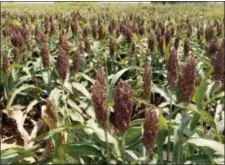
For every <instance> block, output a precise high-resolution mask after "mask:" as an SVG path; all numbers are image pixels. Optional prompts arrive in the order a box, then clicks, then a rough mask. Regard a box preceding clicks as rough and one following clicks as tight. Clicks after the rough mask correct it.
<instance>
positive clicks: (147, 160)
mask: <svg viewBox="0 0 225 165" xmlns="http://www.w3.org/2000/svg"><path fill="white" fill-rule="evenodd" d="M151 154H152V150H151V148H149V149H148V150H147V152H146V158H145V163H146V164H149V161H150V159H151Z"/></svg>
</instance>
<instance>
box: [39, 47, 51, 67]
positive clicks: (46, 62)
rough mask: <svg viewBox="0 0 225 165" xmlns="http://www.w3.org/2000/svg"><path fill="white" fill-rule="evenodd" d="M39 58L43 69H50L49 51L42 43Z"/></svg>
mask: <svg viewBox="0 0 225 165" xmlns="http://www.w3.org/2000/svg"><path fill="white" fill-rule="evenodd" d="M41 57H42V63H43V67H44V68H45V69H47V70H48V69H49V68H50V50H49V48H48V44H47V43H43V44H42V46H41Z"/></svg>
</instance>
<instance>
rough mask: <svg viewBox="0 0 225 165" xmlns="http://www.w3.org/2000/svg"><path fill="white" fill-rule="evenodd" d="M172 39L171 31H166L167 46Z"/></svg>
mask: <svg viewBox="0 0 225 165" xmlns="http://www.w3.org/2000/svg"><path fill="white" fill-rule="evenodd" d="M170 38H171V33H170V30H166V33H165V43H166V45H168V44H169V42H170Z"/></svg>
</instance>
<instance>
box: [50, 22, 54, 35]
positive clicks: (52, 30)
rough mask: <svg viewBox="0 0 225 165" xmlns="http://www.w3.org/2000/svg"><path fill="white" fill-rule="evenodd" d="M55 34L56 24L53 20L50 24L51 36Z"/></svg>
mask: <svg viewBox="0 0 225 165" xmlns="http://www.w3.org/2000/svg"><path fill="white" fill-rule="evenodd" d="M54 34H55V25H54V23H53V22H52V23H51V24H50V36H52V35H54Z"/></svg>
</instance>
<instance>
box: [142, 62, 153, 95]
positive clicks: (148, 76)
mask: <svg viewBox="0 0 225 165" xmlns="http://www.w3.org/2000/svg"><path fill="white" fill-rule="evenodd" d="M143 80H144V93H145V95H146V97H147V98H148V99H150V95H151V80H152V68H151V66H150V64H149V63H147V64H146V66H145V70H144V76H143Z"/></svg>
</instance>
